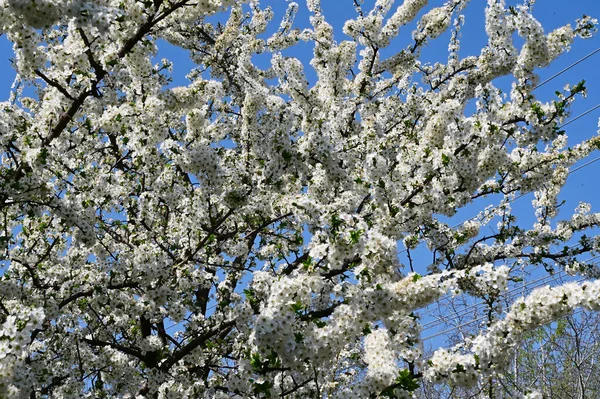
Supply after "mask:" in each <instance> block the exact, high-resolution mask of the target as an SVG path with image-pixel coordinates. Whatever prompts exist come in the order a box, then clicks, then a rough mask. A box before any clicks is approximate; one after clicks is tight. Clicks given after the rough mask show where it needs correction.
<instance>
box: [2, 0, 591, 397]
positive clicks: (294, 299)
mask: <svg viewBox="0 0 600 399" xmlns="http://www.w3.org/2000/svg"><path fill="white" fill-rule="evenodd" d="M355 3H356V11H357V13H356V18H354V19H352V20H349V21H347V22H346V23H345V25H344V33H345V35H346V39H348V40H343V41H336V40H335V39H334V36H333V32H334V30H333V27H332V26H331V25H330V24H329V23H328V22H327V20H326V19H325V17H324V15H323V13H322V11H321V7H320V3H319V1H318V0H308V1H307V7H308V10H309V11H310V13H311V17H310V27H309V28H306V29H304V30H302V31H301V30H300V29H296V28H294V17H295V15H296V13H297V10H298V8H299V7H300V6H299V5H298V4H296V3H293V2H290V3H289V4H288V11H287V13H286V15H285V17H284V18H283V20H282V21H281V24H280V27H279V29H278V30H276V31H275V32H274V33H273V34H270V33H269V32H271V31H272V30H269V21H270V20H271V19H273V12H272V10H271V9H270V8H268V7H263V6H261V5H259V3H258V1H251V2H248V3H243V2H240V1H233V0H152V1H150V0H145V1H140V0H97V1H96V0H95V1H91V0H36V1H28V0H3V1H1V2H0V5H1V7H2V13H1V14H0V25H1V31H2V33H3V34H4V35H6V37H7V38H8V39H9V40H10V41H12V42H13V43H14V53H15V54H14V67H15V69H16V70H17V73H18V75H17V81H16V82H15V87H14V91H13V93H12V97H11V99H10V101H8V102H5V103H2V104H1V107H0V108H1V109H0V112H2V116H1V118H0V146H1V147H2V150H1V154H2V164H1V167H0V174H1V176H2V179H1V181H0V213H1V216H2V217H1V218H0V226H1V227H2V228H1V234H2V235H1V241H0V243H1V244H2V260H3V263H2V264H3V266H4V271H3V274H2V276H1V278H0V321H1V322H2V326H1V327H0V345H1V346H2V349H1V350H0V397H3V398H4V397H6V398H21V397H29V398H43V397H49V398H82V397H99V398H102V397H106V398H109V397H110V398H133V397H148V398H201V397H204V398H230V397H238V398H253V397H254V398H259V397H273V398H274V397H284V398H322V397H331V398H368V397H378V396H379V397H407V396H411V395H414V394H415V392H416V391H417V388H418V386H419V385H420V384H421V381H427V382H440V381H442V382H449V383H451V384H455V385H456V386H463V385H464V386H470V385H473V384H477V382H478V381H481V380H483V379H486V378H492V377H494V376H496V375H497V373H499V372H501V370H502V369H503V368H504V367H506V366H508V365H509V364H510V359H511V350H515V349H516V348H517V347H518V345H519V344H520V342H521V341H522V339H523V338H524V337H525V336H526V334H527V332H528V331H532V330H534V329H535V328H537V327H538V326H540V325H544V324H547V323H550V322H552V321H553V320H555V319H557V318H559V317H561V316H564V315H565V314H567V313H569V312H571V311H572V310H573V309H574V308H575V307H579V306H583V307H586V308H588V309H592V310H598V309H599V307H600V282H598V281H588V282H584V283H580V284H576V283H571V284H567V285H564V286H561V287H560V288H556V289H549V288H546V289H542V290H539V291H535V292H534V293H532V294H531V295H530V296H528V297H527V298H522V299H519V300H518V301H516V302H515V304H514V305H513V306H512V307H510V308H509V309H508V311H507V313H506V315H505V317H504V318H502V319H500V320H498V321H494V322H493V323H491V325H490V326H489V328H488V329H487V330H486V331H485V332H483V333H481V334H480V335H479V336H477V337H475V338H473V339H471V340H468V341H466V342H463V343H461V344H460V345H458V346H457V347H455V348H451V349H450V350H446V349H440V350H438V351H436V352H435V353H434V354H433V355H432V357H431V358H430V359H426V358H424V356H423V354H422V352H423V350H422V341H421V337H420V321H419V318H418V317H417V316H416V313H415V312H416V311H417V310H418V309H421V308H423V307H425V306H427V305H428V304H430V303H432V302H435V301H437V300H439V298H440V297H442V296H443V295H445V294H446V293H447V292H449V291H451V292H454V293H455V294H460V293H464V294H466V295H473V296H477V297H484V298H489V297H490V296H497V295H499V293H501V292H503V290H505V289H506V286H507V284H508V282H509V279H510V278H511V270H512V267H513V266H514V265H515V264H519V263H531V264H543V265H548V264H551V265H552V266H553V267H563V268H565V269H566V270H568V271H569V272H570V273H574V274H583V275H585V276H587V277H590V278H595V277H597V276H598V271H597V270H596V269H595V268H594V267H592V266H590V265H587V264H584V263H578V262H577V256H578V255H581V254H583V253H596V252H597V251H598V250H599V247H600V240H599V239H598V238H597V237H594V236H593V235H591V236H588V237H586V238H585V239H582V240H581V242H580V245H579V246H577V247H565V249H564V250H562V251H560V252H558V253H554V252H551V250H550V248H552V247H554V246H556V245H560V247H563V246H564V245H565V243H566V242H568V241H569V240H570V239H571V237H572V236H573V235H574V234H578V232H581V231H583V230H589V229H593V228H594V227H597V226H598V225H599V224H600V215H599V214H595V213H590V209H589V207H588V206H587V205H585V204H582V205H581V206H580V207H579V208H578V210H577V212H576V213H575V214H574V215H573V216H572V217H567V218H566V219H564V220H561V221H559V222H557V223H555V222H556V218H557V209H558V206H559V204H558V203H557V200H556V196H557V194H558V193H559V191H560V189H561V187H562V186H563V185H564V183H565V180H566V177H567V172H568V168H569V166H570V165H572V164H573V163H575V162H576V161H578V160H581V159H583V158H585V157H586V156H588V155H589V154H590V153H591V152H592V151H593V150H595V149H597V148H598V147H599V145H600V138H599V137H593V138H590V139H588V140H583V141H582V142H580V143H579V144H577V145H572V146H570V147H567V145H566V139H567V138H566V135H565V134H564V132H563V131H562V130H561V129H560V128H559V126H560V124H561V123H562V121H563V120H564V118H565V117H566V116H568V109H569V105H570V104H571V103H572V101H573V100H574V98H575V96H576V95H580V94H584V93H585V87H584V83H583V82H581V83H580V84H576V85H574V86H573V87H567V88H565V90H564V91H562V92H558V93H557V100H556V101H552V102H542V101H539V100H537V99H536V97H535V95H534V94H533V89H534V87H535V85H536V83H537V82H538V78H537V75H536V74H535V72H534V71H535V69H536V68H538V67H542V66H546V65H548V64H549V63H550V62H551V61H552V60H553V59H555V58H556V57H558V56H559V55H560V54H561V53H563V52H564V51H566V50H568V49H569V47H570V45H571V43H572V42H573V40H574V39H575V38H576V37H577V36H579V37H584V38H585V37H589V36H590V35H592V34H593V32H594V30H595V23H596V21H595V20H593V19H592V18H590V17H583V18H582V19H581V20H578V21H577V24H576V25H575V26H574V27H572V26H570V25H566V26H564V27H561V28H558V29H556V30H554V31H552V32H550V33H548V34H546V33H544V31H543V28H542V26H541V25H540V24H539V22H538V21H537V20H536V19H535V18H534V17H533V15H532V13H531V5H532V4H533V3H534V2H533V1H527V2H525V4H524V5H522V6H518V7H507V6H506V4H505V3H504V0H489V2H488V7H487V9H486V14H485V22H486V31H487V34H488V36H489V41H488V44H487V45H486V46H485V47H484V48H483V49H482V50H481V53H480V54H479V55H476V56H469V57H464V58H461V57H460V56H459V48H460V32H461V26H462V16H461V14H462V11H463V9H464V7H466V6H467V3H468V0H448V1H447V2H446V3H445V4H443V5H441V6H439V7H433V8H431V7H426V6H427V1H426V0H406V1H404V2H401V4H400V5H394V1H392V0H377V1H376V3H375V5H374V7H373V8H372V9H370V10H367V9H366V6H365V7H363V6H362V5H361V4H362V2H360V1H356V2H355ZM363 8H364V9H363ZM411 21H416V28H415V29H414V30H413V32H412V40H411V41H410V43H409V44H408V45H407V46H406V47H404V48H402V49H401V50H399V51H398V50H394V48H393V47H395V45H394V46H392V45H391V44H392V42H394V40H395V39H396V37H397V36H398V35H399V32H400V31H401V30H404V29H408V28H407V24H409V23H411ZM447 31H449V32H451V39H450V46H449V56H448V59H447V62H445V63H435V64H430V63H426V62H424V61H422V60H420V52H421V50H422V49H423V48H424V47H425V46H426V45H427V44H428V43H430V42H431V40H432V39H435V38H436V37H439V36H440V35H442V34H443V33H444V32H447ZM517 35H518V36H520V41H518V42H522V44H520V45H517V44H515V42H517V41H516V40H515V39H514V37H515V36H517ZM158 40H164V41H167V42H169V43H170V44H171V45H174V46H177V47H179V48H180V49H183V50H185V51H187V52H188V53H189V56H190V58H191V60H192V61H193V62H194V63H195V64H196V65H197V68H196V69H194V70H193V71H192V72H191V73H190V74H189V75H188V78H189V80H190V83H189V84H188V85H186V86H181V87H170V86H169V82H170V70H171V68H172V64H171V62H170V61H168V60H162V61H161V62H159V63H156V64H154V61H153V58H154V56H155V55H156V53H157V41H158ZM302 43H308V44H309V45H310V46H312V48H313V57H312V60H311V61H310V67H312V72H314V74H315V75H316V79H314V81H313V82H309V79H308V78H307V75H308V72H309V66H308V65H304V63H303V62H302V61H301V60H299V59H297V58H295V57H294V56H291V55H293V50H294V49H295V48H297V46H301V45H303V44H302ZM394 43H395V42H394ZM386 53H393V54H392V55H389V56H385V55H384V54H386ZM258 54H261V57H267V58H268V60H269V65H265V66H264V67H259V66H258V63H255V62H254V61H255V60H256V56H257V55H258ZM502 76H512V77H513V80H514V82H513V85H512V88H511V91H510V93H508V95H504V94H503V93H502V92H501V91H500V90H499V89H498V88H497V87H496V86H495V85H494V80H495V79H496V78H498V77H502ZM31 86H33V88H34V89H35V95H33V97H28V96H27V94H28V90H24V88H26V87H31ZM471 100H474V101H475V102H476V103H477V110H476V111H475V112H474V113H469V112H467V111H466V105H467V104H468V103H469V102H470V101H471ZM519 193H523V194H525V193H534V195H535V200H534V206H535V208H536V216H537V223H536V224H535V226H534V227H533V228H531V229H525V228H523V227H519V226H518V225H517V223H516V219H515V217H514V215H513V214H512V211H511V209H510V201H511V199H512V198H514V196H515V195H517V194H519ZM492 195H498V196H500V197H502V201H501V202H500V204H499V205H497V206H490V207H488V208H487V209H486V210H485V211H484V212H482V213H481V214H480V215H479V216H478V217H477V218H476V219H475V220H473V221H470V222H469V223H466V224H464V225H463V226H461V227H459V228H456V229H453V228H452V227H451V226H450V225H448V224H446V223H444V222H443V220H446V219H443V218H442V217H446V216H452V215H454V214H455V213H456V212H457V210H458V209H460V208H462V207H465V206H466V205H468V204H470V203H472V202H473V201H477V200H481V199H483V200H484V201H486V200H485V198H486V197H488V196H492ZM498 220H500V222H499V224H498V229H499V232H498V233H497V234H494V235H489V236H486V235H484V234H483V233H481V231H482V227H485V226H487V225H489V224H490V223H495V222H496V221H498ZM399 242H404V244H405V246H406V248H407V250H409V251H410V250H411V249H414V248H415V247H416V246H418V245H419V242H426V243H427V245H428V246H429V248H430V249H431V251H432V252H433V253H434V257H435V258H434V260H433V262H432V264H431V265H430V266H429V269H428V270H429V272H428V273H427V274H424V273H421V274H422V275H417V274H416V273H414V272H413V271H411V272H408V270H404V269H403V268H402V265H400V264H399V260H398V256H397V251H398V243H399ZM412 266H413V265H412V261H411V264H410V267H411V268H412ZM423 269H424V268H423Z"/></svg>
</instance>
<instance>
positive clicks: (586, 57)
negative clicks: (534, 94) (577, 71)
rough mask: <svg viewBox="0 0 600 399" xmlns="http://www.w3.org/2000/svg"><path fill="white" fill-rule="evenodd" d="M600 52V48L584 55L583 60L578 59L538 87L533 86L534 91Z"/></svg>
mask: <svg viewBox="0 0 600 399" xmlns="http://www.w3.org/2000/svg"><path fill="white" fill-rule="evenodd" d="M599 51H600V47H599V48H597V49H596V50H594V51H592V52H591V53H589V54H588V55H586V56H585V57H583V58H580V59H579V60H577V61H575V62H574V63H572V64H571V65H569V66H568V67H566V68H565V69H563V70H562V71H559V72H557V73H555V74H554V75H552V76H550V77H549V78H548V79H546V80H544V81H543V82H542V83H540V84H539V85H537V86H535V88H534V89H533V90H535V89H537V88H539V87H542V86H543V85H545V84H546V83H548V82H550V81H551V80H553V79H555V78H556V77H558V76H560V75H562V74H563V73H565V72H567V71H568V70H569V69H571V68H573V67H574V66H575V65H577V64H579V63H581V62H583V61H585V60H587V59H588V58H590V57H591V56H592V55H594V54H596V53H597V52H599Z"/></svg>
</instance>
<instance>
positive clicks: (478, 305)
mask: <svg viewBox="0 0 600 399" xmlns="http://www.w3.org/2000/svg"><path fill="white" fill-rule="evenodd" d="M599 257H600V255H596V256H593V257H591V258H589V259H587V260H585V261H584V263H588V262H590V261H592V260H595V259H597V258H599ZM567 276H568V274H567V273H566V272H565V271H563V270H561V271H560V272H558V273H556V274H553V275H546V276H543V277H540V278H538V279H536V280H532V281H528V282H526V283H524V284H522V285H521V286H517V287H514V288H512V289H511V290H508V291H507V292H505V293H504V295H509V294H512V293H514V292H517V291H519V290H524V291H528V292H531V290H533V289H535V288H538V287H540V286H542V285H545V284H547V283H550V282H553V281H556V280H558V279H559V278H563V277H567ZM548 279H549V280H548ZM543 280H548V281H543ZM540 281H541V283H540ZM536 283H539V284H536ZM532 284H534V285H533V286H532ZM485 305H486V303H485V302H483V301H481V302H478V303H475V304H471V305H468V306H466V307H465V308H463V309H461V310H459V311H457V312H456V314H454V315H452V317H449V318H447V319H446V320H440V319H438V320H432V321H430V322H427V323H425V324H423V325H422V327H423V330H430V329H431V328H433V327H436V326H438V325H440V324H445V323H446V324H447V323H448V321H450V320H452V319H458V318H460V317H462V316H466V315H467V313H469V312H471V311H478V310H479V308H481V307H482V306H485Z"/></svg>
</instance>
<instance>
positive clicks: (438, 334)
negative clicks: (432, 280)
mask: <svg viewBox="0 0 600 399" xmlns="http://www.w3.org/2000/svg"><path fill="white" fill-rule="evenodd" d="M584 280H586V278H585V277H583V278H580V279H579V280H575V282H576V283H580V282H582V281H584ZM487 318H488V317H487V316H482V317H479V318H476V319H473V320H469V321H467V322H465V323H461V324H459V325H458V326H454V327H452V328H449V329H447V330H444V331H440V332H437V333H435V334H431V335H428V336H427V337H425V338H423V339H422V341H423V342H425V341H427V340H430V339H433V338H435V337H439V336H440V335H444V334H447V333H449V332H452V331H454V330H458V329H459V328H461V327H464V326H467V325H469V324H473V323H475V322H478V321H482V320H486V319H487Z"/></svg>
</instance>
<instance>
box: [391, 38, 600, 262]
mask: <svg viewBox="0 0 600 399" xmlns="http://www.w3.org/2000/svg"><path fill="white" fill-rule="evenodd" d="M598 52H600V47H598V48H597V49H595V50H593V51H592V52H590V53H589V54H587V55H585V56H583V57H581V58H580V59H578V60H577V61H575V62H574V63H572V64H570V65H569V66H567V67H566V68H564V69H562V70H560V71H559V72H557V73H555V74H554V75H552V76H550V77H549V78H548V79H546V80H544V81H543V82H541V83H540V84H538V85H537V86H535V87H534V88H533V90H536V89H538V88H540V87H541V86H543V85H545V84H546V83H548V82H551V81H552V80H554V79H556V78H557V77H559V76H560V75H562V74H563V73H565V72H567V71H568V70H570V69H571V68H573V67H575V66H576V65H579V64H580V63H582V62H583V61H585V60H587V59H588V58H590V57H592V56H593V55H594V54H596V53H598ZM598 108H600V104H597V105H595V106H594V107H592V108H590V109H588V110H587V111H585V112H583V113H581V114H579V115H577V116H576V117H574V118H572V119H570V120H568V121H566V122H565V123H563V124H562V125H560V126H559V127H558V128H559V129H561V128H563V127H565V126H567V125H569V124H571V123H573V122H575V121H576V120H578V119H580V118H582V117H584V116H586V115H587V114H589V113H590V112H593V111H595V110H596V109H598ZM598 160H600V157H598V158H596V159H594V160H592V161H590V162H588V163H586V164H585V165H582V166H580V167H577V168H575V169H573V170H570V171H569V174H570V173H573V172H576V171H578V170H580V169H583V168H584V167H585V166H587V165H589V164H592V163H594V162H596V161H598ZM527 194H528V193H524V194H520V195H519V196H517V197H515V200H516V199H519V198H521V197H523V196H525V195H527ZM476 218H477V217H476V216H475V217H472V218H470V219H467V220H465V221H463V222H461V223H459V224H457V225H455V226H453V227H452V228H453V229H455V228H457V227H459V226H461V225H463V224H465V223H466V222H468V221H472V220H474V219H476ZM406 251H407V249H403V250H401V251H399V252H398V253H397V254H398V255H399V254H401V253H404V252H406Z"/></svg>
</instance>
